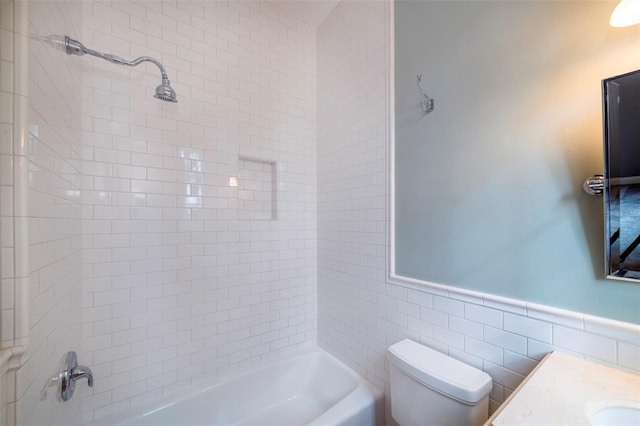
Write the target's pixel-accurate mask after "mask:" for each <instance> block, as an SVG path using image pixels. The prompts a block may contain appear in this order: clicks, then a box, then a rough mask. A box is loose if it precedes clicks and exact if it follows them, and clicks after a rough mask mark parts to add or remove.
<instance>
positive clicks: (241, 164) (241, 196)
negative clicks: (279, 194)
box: [238, 157, 277, 220]
mask: <svg viewBox="0 0 640 426" xmlns="http://www.w3.org/2000/svg"><path fill="white" fill-rule="evenodd" d="M275 169H276V163H275V162H270V161H264V160H257V159H250V158H242V157H241V158H240V159H239V160H238V219H240V220H275V219H276V217H277V215H276V212H277V210H276V209H277V207H276V205H277V203H276V202H277V200H276V187H277V185H276V173H275Z"/></svg>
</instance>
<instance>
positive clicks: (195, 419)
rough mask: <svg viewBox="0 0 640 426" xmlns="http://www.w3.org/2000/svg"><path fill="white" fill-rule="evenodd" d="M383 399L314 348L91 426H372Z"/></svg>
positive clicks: (379, 417) (381, 417)
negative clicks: (188, 393) (185, 394)
mask: <svg viewBox="0 0 640 426" xmlns="http://www.w3.org/2000/svg"><path fill="white" fill-rule="evenodd" d="M96 380H100V379H99V378H96ZM383 397H384V396H383V393H382V392H381V391H380V390H378V389H376V388H374V387H373V386H371V385H370V384H369V383H368V382H367V381H365V380H364V379H362V378H361V377H360V376H358V375H357V374H355V373H354V372H353V371H352V370H350V369H349V368H348V367H346V366H345V365H344V364H342V363H341V362H340V361H338V360H337V359H336V358H334V357H333V356H331V355H329V354H328V353H326V352H325V351H323V350H321V349H316V350H314V351H312V352H308V353H305V354H302V355H297V356H293V357H291V358H288V359H285V360H282V361H278V362H276V363H271V364H268V365H265V366H262V367H260V368H258V369H254V370H251V371H249V372H247V373H245V374H242V375H240V376H238V377H236V378H234V379H232V380H228V381H226V382H222V383H219V384H216V385H215V386H210V387H206V388H200V390H195V391H193V393H192V394H190V395H187V396H182V397H181V398H177V399H174V400H173V401H164V402H163V403H160V404H158V405H156V406H155V407H149V406H146V407H145V408H143V409H137V410H136V409H131V410H127V411H124V412H122V413H120V414H118V415H116V416H110V417H109V418H104V419H101V420H99V421H96V422H93V423H91V425H93V426H106V425H120V426H125V425H126V426H142V425H144V426H178V425H179V426H196V425H197V426H201V425H238V426H239V425H243V426H244V425H260V426H262V425H265V426H266V425H273V426H287V425H314V426H320V425H323V426H325V425H326V426H333V425H349V426H355V425H362V426H373V425H383V424H384V403H383Z"/></svg>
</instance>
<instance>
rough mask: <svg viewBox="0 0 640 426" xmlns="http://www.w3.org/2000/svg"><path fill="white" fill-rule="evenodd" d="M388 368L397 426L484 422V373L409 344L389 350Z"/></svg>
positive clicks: (466, 425)
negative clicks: (389, 369) (389, 367)
mask: <svg viewBox="0 0 640 426" xmlns="http://www.w3.org/2000/svg"><path fill="white" fill-rule="evenodd" d="M389 364H390V366H391V416H392V417H393V419H394V420H395V421H396V422H398V424H400V426H414V425H415V426H418V425H420V426H426V425H434V426H444V425H451V426H476V425H482V424H483V423H484V422H485V421H486V420H487V418H488V417H489V392H490V391H491V386H492V384H491V377H489V375H488V374H487V373H485V372H483V371H480V370H478V369H476V368H473V367H471V366H469V365H467V364H465V363H462V362H460V361H458V360H456V359H453V358H451V357H449V356H447V355H444V354H442V353H440V352H437V351H434V350H433V349H430V348H427V347H426V346H423V345H420V344H418V343H416V342H413V341H411V340H409V339H405V340H403V341H401V342H398V343H396V344H394V345H391V346H389Z"/></svg>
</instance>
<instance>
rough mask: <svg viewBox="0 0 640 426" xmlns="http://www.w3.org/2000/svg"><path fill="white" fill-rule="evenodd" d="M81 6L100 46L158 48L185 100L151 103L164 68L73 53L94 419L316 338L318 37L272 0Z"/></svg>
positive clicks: (89, 38)
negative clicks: (77, 69)
mask: <svg viewBox="0 0 640 426" xmlns="http://www.w3.org/2000/svg"><path fill="white" fill-rule="evenodd" d="M83 6H84V30H83V32H82V34H81V36H82V37H81V40H82V41H83V42H84V43H85V44H86V45H87V46H88V47H91V48H93V49H96V50H100V51H105V52H110V53H114V54H116V55H119V56H122V57H124V58H134V57H137V56H141V55H148V56H153V57H155V58H157V59H159V60H160V61H162V63H163V64H164V65H165V67H166V68H167V72H168V75H169V78H170V79H171V83H172V86H173V87H174V88H175V90H176V92H177V96H178V104H170V103H164V102H160V101H158V100H156V99H153V97H152V95H153V90H154V88H155V86H157V85H158V84H159V83H160V75H159V71H158V69H157V68H156V67H155V66H154V65H153V64H146V65H144V66H140V67H137V68H132V69H131V68H124V67H117V66H115V65H113V64H110V63H106V62H104V61H99V60H97V59H94V58H83V59H80V58H72V59H70V60H75V61H83V66H84V69H85V73H84V79H83V86H84V87H83V94H84V99H83V111H84V122H83V143H84V152H83V160H84V163H83V164H84V182H83V205H84V220H83V231H84V247H85V249H86V251H85V268H84V288H83V290H84V311H83V319H84V332H83V336H84V349H85V352H84V354H83V355H82V357H83V362H86V363H87V364H88V365H91V366H92V368H93V369H94V374H95V376H96V382H95V386H94V388H93V389H92V395H90V396H89V397H87V398H86V399H85V401H84V411H85V415H84V421H91V420H95V419H98V418H100V417H103V416H104V415H107V414H109V413H112V412H115V411H120V410H122V409H126V408H127V407H130V406H133V405H136V404H138V403H141V402H142V401H145V400H148V399H151V398H156V397H158V396H160V395H162V394H163V393H166V392H172V391H175V390H176V389H179V388H180V387H183V386H189V385H191V384H192V383H194V382H196V381H198V380H203V379H205V378H207V379H214V380H215V379H218V378H220V377H221V376H223V375H225V374H227V373H229V372H232V371H233V370H237V369H238V368H240V367H245V366H249V365H252V364H255V363H257V362H260V361H262V360H266V359H272V358H275V357H278V356H279V355H280V354H282V353H283V352H287V351H290V350H293V349H296V348H299V347H300V346H304V345H308V344H310V343H312V342H314V341H315V336H316V289H315V287H316V286H315V282H316V245H315V244H316V243H315V239H316V194H315V182H316V154H315V68H316V67H315V34H314V31H313V30H312V29H311V28H310V27H308V26H306V25H303V24H301V23H299V22H297V21H295V20H292V19H290V18H288V17H287V16H286V15H284V14H282V13H280V12H279V10H278V9H276V8H274V7H273V6H271V5H269V4H268V3H266V2H237V1H233V2H219V1H203V2H191V1H180V2H170V1H163V2H135V1H126V2H123V1H113V2H109V1H108V2H83ZM71 36H72V37H73V36H75V37H80V35H79V34H72V35H71ZM247 164H254V165H255V164H258V165H261V166H264V167H266V169H265V170H257V171H256V170H251V167H247ZM264 167H262V168H264ZM248 172H251V173H249V174H247V173H248ZM253 172H255V173H253ZM247 185H248V186H247ZM255 197H257V198H258V199H259V201H260V202H261V203H258V204H255V203H248V202H247V201H252V199H254V198H255ZM262 198H264V200H263V199H262ZM267 201H268V203H266V204H265V203H262V202H267ZM267 204H268V205H267ZM272 213H273V214H272Z"/></svg>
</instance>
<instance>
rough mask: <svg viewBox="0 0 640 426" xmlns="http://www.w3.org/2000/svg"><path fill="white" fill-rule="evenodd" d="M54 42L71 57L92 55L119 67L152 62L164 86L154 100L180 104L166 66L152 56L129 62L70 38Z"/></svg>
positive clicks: (53, 40) (157, 89)
mask: <svg viewBox="0 0 640 426" xmlns="http://www.w3.org/2000/svg"><path fill="white" fill-rule="evenodd" d="M52 42H55V43H56V44H58V45H64V50H65V51H66V52H67V53H68V54H69V55H78V56H82V55H87V54H88V55H91V56H95V57H97V58H101V59H104V60H105V61H109V62H112V63H114V64H118V65H124V66H127V67H135V66H137V65H140V64H141V63H142V62H151V63H153V64H155V65H156V66H157V67H158V68H159V69H160V74H161V75H162V84H161V85H160V86H158V87H156V94H155V95H153V97H154V98H156V99H160V100H163V101H167V102H174V103H175V102H178V98H177V96H176V92H175V91H174V90H173V89H172V88H171V83H170V82H169V77H167V72H166V71H165V69H164V66H162V64H161V63H160V62H159V61H158V60H157V59H154V58H152V57H150V56H140V57H139V58H136V59H134V60H132V61H127V60H126V59H122V58H121V57H119V56H116V55H111V54H109V53H101V52H97V51H95V50H91V49H88V48H86V47H85V46H84V45H83V44H82V43H80V42H79V41H78V40H74V39H72V38H71V37H69V36H64V38H61V37H57V36H56V37H55V39H54V38H52Z"/></svg>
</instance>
